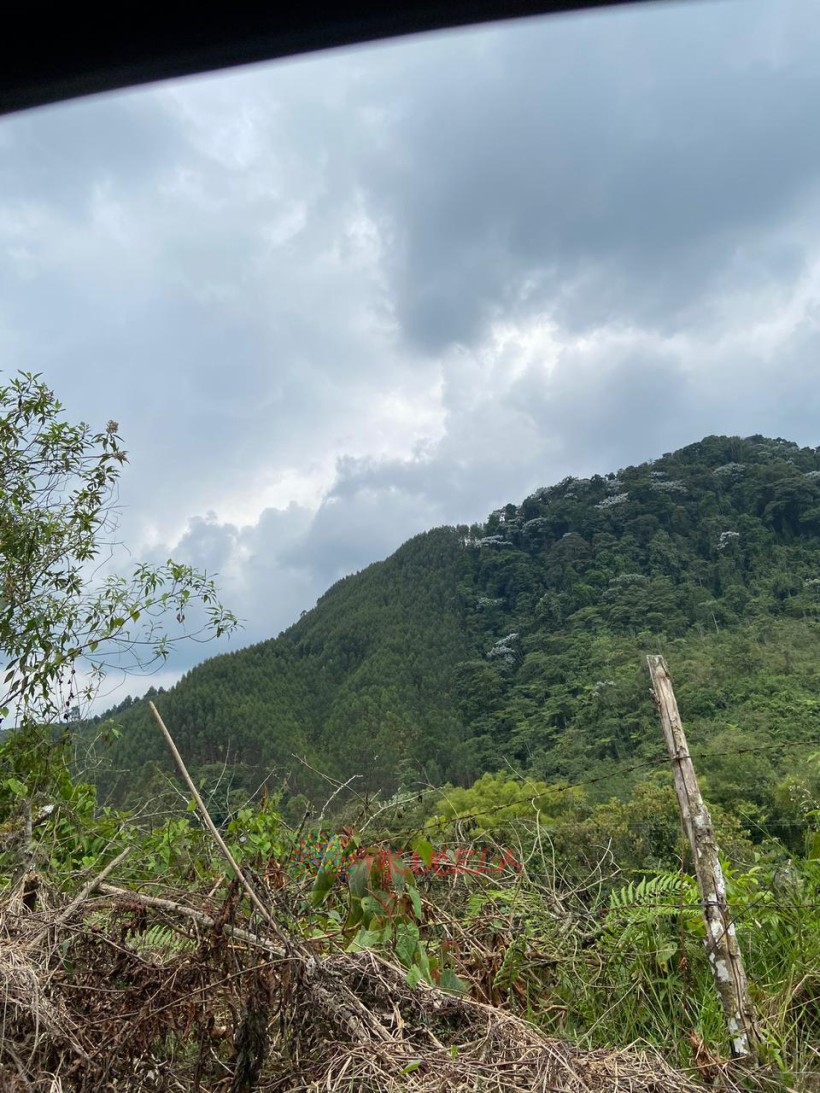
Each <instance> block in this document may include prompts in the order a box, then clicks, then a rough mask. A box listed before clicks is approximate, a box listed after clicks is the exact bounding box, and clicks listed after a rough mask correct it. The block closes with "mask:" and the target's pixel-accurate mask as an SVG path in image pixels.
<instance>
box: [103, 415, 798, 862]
mask: <svg viewBox="0 0 820 1093" xmlns="http://www.w3.org/2000/svg"><path fill="white" fill-rule="evenodd" d="M818 531H820V452H818V451H816V450H814V449H807V448H799V447H798V446H797V445H794V444H791V443H789V442H786V441H783V440H767V439H765V438H763V437H751V438H748V439H745V440H743V439H739V438H731V437H709V438H707V439H706V440H704V441H702V442H700V443H698V444H693V445H691V446H690V447H688V448H684V449H682V450H680V451H678V452H674V453H670V454H667V455H664V456H663V457H661V458H660V459H658V460H655V461H654V462H652V463H648V464H644V465H642V466H638V467H628V468H626V469H624V470H621V471H619V472H618V473H617V474H609V475H606V476H595V477H593V478H591V479H588V480H578V479H567V480H565V481H564V482H561V483H559V484H558V485H557V486H554V487H551V488H548V489H542V490H539V491H537V492H536V493H535V494H534V495H533V496H531V497H528V498H527V499H526V500H525V501H524V502H523V503H522V504H520V505H517V506H516V505H507V506H506V508H504V509H501V510H499V511H497V512H495V513H493V514H492V515H491V516H490V518H489V519H488V520H487V522H486V523H485V524H482V525H474V526H473V527H469V528H468V527H458V528H439V529H437V530H435V531H431V532H429V533H427V534H425V535H420V536H417V537H416V538H414V539H412V540H410V541H409V542H407V543H406V544H405V545H404V546H403V547H401V548H400V549H399V550H398V551H397V552H396V553H395V554H394V555H393V556H392V557H390V558H388V559H387V560H386V561H384V562H381V563H378V564H376V565H373V566H370V567H368V568H367V569H366V570H364V571H362V572H361V573H358V574H356V575H354V576H351V577H348V578H346V579H345V580H343V581H340V582H339V583H338V584H336V585H334V586H333V588H331V589H330V590H329V591H328V592H327V593H326V595H325V596H323V597H322V599H321V600H320V601H319V603H318V604H317V606H316V607H315V608H314V609H313V610H312V611H310V612H308V613H307V614H306V615H305V616H304V617H303V618H302V619H301V620H300V621H299V622H298V623H297V624H296V625H295V626H293V627H291V628H290V629H289V630H288V631H286V632H285V633H284V634H282V635H281V636H280V637H279V638H277V639H275V640H272V641H267V642H263V643H261V644H259V645H255V646H253V647H251V648H248V649H244V650H241V651H239V652H237V653H233V654H230V655H228V656H220V657H215V658H213V659H212V660H209V661H206V662H205V663H204V664H202V665H200V666H199V667H197V668H196V669H194V670H193V671H191V672H190V673H188V675H187V676H185V677H184V678H183V680H182V681H181V682H180V683H179V684H178V685H177V686H176V687H174V688H173V689H171V690H170V691H169V692H168V693H165V694H161V695H159V696H155V698H156V701H157V703H158V706H159V708H160V711H161V712H162V714H163V716H164V717H165V718H166V720H167V722H168V724H169V725H171V726H173V728H174V731H175V734H176V736H177V738H178V740H179V744H180V747H181V748H182V750H183V752H184V754H185V755H186V756H187V757H188V759H189V761H190V763H191V765H192V767H193V768H194V769H196V770H197V772H198V774H199V775H200V776H201V777H202V778H203V779H204V780H205V782H206V783H208V784H210V783H214V782H215V781H216V780H217V779H218V778H219V777H220V773H221V772H222V769H223V765H224V764H225V763H226V762H227V764H228V766H229V767H230V770H231V778H232V779H233V782H232V785H233V787H234V789H235V791H236V796H237V799H239V797H241V793H242V792H245V793H248V792H251V791H253V790H255V789H256V788H257V787H258V786H259V784H260V783H261V782H263V781H265V780H266V779H267V781H268V784H269V785H270V786H271V787H272V788H274V789H276V790H281V791H283V792H284V798H283V807H284V808H285V809H286V812H287V814H288V815H292V816H293V818H294V819H298V815H301V813H302V812H303V803H304V800H305V798H307V799H310V800H313V801H314V802H317V803H318V802H319V801H320V800H323V799H324V798H325V797H326V796H327V783H326V782H325V780H324V778H323V777H322V776H323V775H326V776H329V777H330V778H335V779H338V780H339V781H346V780H347V779H350V778H353V779H354V781H353V782H352V783H351V793H354V794H358V798H362V797H368V798H370V797H372V796H373V795H374V794H380V795H381V798H382V799H383V800H387V799H389V797H390V795H391V794H394V793H396V792H398V793H399V795H400V796H406V795H407V793H408V792H411V791H418V790H421V789H423V788H424V787H425V786H428V787H429V786H433V787H436V786H441V785H443V784H444V783H450V784H452V785H453V786H457V787H462V788H464V787H467V786H469V785H471V784H472V783H473V782H474V781H475V779H477V778H479V777H480V776H481V775H482V774H484V773H485V772H488V771H490V772H491V771H499V770H507V771H515V772H517V773H518V774H522V775H525V776H526V777H528V778H533V779H536V780H539V781H542V782H545V783H548V784H550V785H554V784H556V783H562V784H568V785H576V784H578V783H583V785H584V792H585V794H586V796H587V798H588V799H589V800H590V801H591V802H592V803H603V802H606V801H607V800H609V799H610V798H613V797H617V798H620V799H625V798H628V797H629V794H630V793H631V791H632V787H633V786H634V785H635V784H636V783H637V782H639V781H642V780H645V778H646V776H647V774H652V764H653V763H654V762H655V761H656V760H659V761H660V762H661V763H663V747H662V743H661V740H660V735H659V731H658V727H657V723H656V719H655V714H654V710H653V708H652V705H651V703H649V702H648V701H647V676H646V671H645V655H646V653H650V652H652V653H658V652H659V653H663V654H664V655H665V656H666V658H667V660H668V662H669V663H670V665H671V666H672V670H673V673H674V675H675V680H676V687H677V693H678V698H679V702H680V705H681V709H682V711H683V715H684V718H685V720H686V724H687V731H688V734H689V738H690V743H691V744H692V747H693V750H694V751H695V753H696V755H697V757H698V768H699V772H700V774H701V776H702V778H703V780H704V784H705V788H706V792H707V795H708V797H709V800H710V802H711V803H712V804H713V805H718V806H722V807H723V808H724V809H725V810H728V811H730V812H731V813H732V815H733V816H734V817H735V818H736V819H738V820H739V821H740V823H741V824H742V825H743V826H744V827H745V828H746V830H747V831H748V832H749V834H750V835H751V836H752V837H753V838H755V839H761V838H763V837H764V836H765V835H766V834H772V835H776V836H778V837H779V838H781V839H782V841H783V842H784V843H785V844H787V845H788V846H789V847H790V848H791V849H792V850H794V851H795V852H797V851H799V850H800V849H801V848H802V847H803V843H804V840H805V839H806V838H808V837H811V831H812V821H811V819H810V814H811V812H812V811H813V809H814V808H816V801H817V791H818V786H817V779H816V775H815V774H814V773H813V772H812V769H810V768H809V767H807V766H806V763H805V761H804V760H805V757H806V755H807V754H810V753H811V752H813V751H816V750H818V748H820V727H819V726H820V719H818V712H820V686H818V684H820V657H818V655H817V652H816V650H817V647H818V636H820V536H818ZM109 720H113V722H114V723H115V724H116V725H118V726H119V727H120V728H121V729H122V735H121V738H120V739H119V741H118V742H117V745H116V746H115V748H114V749H113V751H112V753H111V755H110V761H111V762H110V766H111V769H110V770H109V771H107V772H106V771H100V772H98V774H97V775H96V778H97V780H98V784H99V785H100V787H101V790H102V791H103V792H104V793H105V794H106V795H111V796H112V799H113V800H115V801H118V802H120V803H124V802H130V803H131V804H136V803H137V802H139V801H140V800H142V799H144V798H145V796H146V794H147V795H150V796H157V795H159V794H161V793H162V792H163V787H164V786H165V785H166V784H167V771H168V769H169V768H168V760H167V757H166V756H165V755H164V754H163V752H162V744H161V740H160V739H159V737H158V736H157V734H156V732H155V730H154V728H153V726H152V724H151V721H150V718H149V715H148V710H147V707H146V704H145V702H143V701H136V702H131V701H130V700H128V701H127V703H126V704H124V708H121V709H119V710H117V711H114V712H113V713H112V714H111V715H109V716H107V717H104V718H102V719H100V721H101V722H102V723H103V724H104V723H105V722H107V721H109ZM98 729H99V724H98V725H97V726H95V727H94V729H93V730H92V731H97V730H98ZM302 760H304V762H302ZM117 771H122V772H127V773H125V774H124V775H123V776H122V777H120V778H118V777H117ZM317 771H318V772H321V774H318V773H317ZM209 780H210V781H209ZM349 796H350V795H348V797H349ZM343 799H344V795H342V796H341V797H340V798H339V799H337V800H336V804H337V805H338V804H340V803H341V801H342V800H343ZM290 800H294V801H296V802H297V804H295V805H293V806H290V805H289V801H290ZM351 807H353V808H354V815H355V806H351Z"/></svg>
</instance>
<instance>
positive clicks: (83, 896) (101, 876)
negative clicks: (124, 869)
mask: <svg viewBox="0 0 820 1093" xmlns="http://www.w3.org/2000/svg"><path fill="white" fill-rule="evenodd" d="M130 853H131V847H130V846H126V848H125V850H121V851H120V853H119V854H117V856H116V858H112V859H111V861H110V862H109V863H108V865H106V866H104V867H103V868H102V869H101V870H100V871H99V873H97V875H96V876H94V877H92V878H91V880H90V881H89V882H88V883H87V884H84V885H83V887H82V889H81V890H80V893H79V895H77V896H75V897H74V899H73V900H72V901H71V903H69V905H68V906H67V907H66V908H64V909H63V910H62V911H60V913H59V914H58V915H57V916H56V918H53V919H52V920H51V922H49V923H48V925H47V926H44V927H43V929H42V930H40V932H39V933H37V934H35V935H34V937H33V938H32V939H31V941H29V942H28V944H27V946H26V948H27V949H32V948H34V946H35V945H39V944H40V942H41V941H43V939H44V938H45V937H47V935H48V933H49V932H50V931H51V930H53V929H54V928H55V927H57V926H62V924H63V923H64V922H68V920H69V919H70V918H71V916H72V915H73V914H74V912H75V911H77V910H78V909H79V908H80V907H81V906H82V905H83V904H84V903H85V901H86V900H87V899H88V897H89V896H90V895H91V893H92V892H93V891H94V890H95V888H98V887H99V885H100V883H101V882H102V881H104V880H105V878H106V877H107V876H108V875H109V874H110V873H112V872H113V871H114V870H115V869H116V868H117V866H118V865H119V864H120V862H122V861H124V860H125V859H126V858H127V857H128V855H129V854H130Z"/></svg>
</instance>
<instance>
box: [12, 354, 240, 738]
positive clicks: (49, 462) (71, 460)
mask: <svg viewBox="0 0 820 1093" xmlns="http://www.w3.org/2000/svg"><path fill="white" fill-rule="evenodd" d="M126 462H127V455H126V453H125V452H124V451H123V449H122V447H121V440H120V437H119V435H118V426H117V423H116V422H114V421H109V422H108V424H107V425H106V427H105V429H103V430H102V431H99V432H95V431H94V430H93V429H92V428H91V427H90V426H89V425H87V424H85V423H80V424H78V425H73V424H71V423H70V422H68V421H66V420H65V417H64V410H63V406H62V404H61V403H60V402H59V401H58V399H57V398H56V397H55V395H54V393H53V392H52V391H51V390H50V389H49V388H48V387H47V386H46V384H45V383H43V382H42V381H41V379H40V377H39V376H38V375H32V374H31V373H20V374H19V375H17V376H16V377H15V378H13V379H12V380H11V381H10V382H9V383H8V384H7V385H5V386H0V657H1V658H2V660H3V661H4V662H5V677H4V680H3V685H2V688H0V716H2V718H3V719H4V720H5V719H7V718H9V716H10V715H13V716H14V718H15V721H16V722H17V724H18V725H21V726H26V725H28V726H34V725H36V724H46V723H52V722H54V721H55V720H58V719H59V718H63V719H67V718H68V717H70V716H71V714H70V713H69V711H71V710H72V709H73V708H74V707H75V706H76V705H77V703H78V701H80V700H83V699H85V700H87V699H89V698H91V697H92V696H93V694H94V693H95V690H96V687H97V685H98V683H99V681H100V679H101V677H102V675H103V674H104V672H105V670H106V668H107V667H110V666H111V664H112V663H116V664H117V665H119V666H125V667H133V666H134V665H139V666H140V667H147V666H148V665H149V664H151V663H156V662H157V661H162V660H164V659H165V658H166V657H167V655H168V652H169V651H170V648H171V646H172V644H173V641H174V640H177V639H172V638H171V637H170V636H169V634H168V633H167V632H166V630H165V629H164V626H163V621H164V619H165V618H167V617H169V616H170V617H171V618H172V619H175V621H176V624H177V625H178V627H179V628H180V629H179V634H178V636H177V637H181V636H192V634H191V630H190V629H189V628H187V627H186V616H187V615H188V614H190V612H191V611H192V610H193V611H194V614H195V616H196V617H197V618H198V619H199V623H198V625H197V626H196V628H195V629H194V631H193V633H194V635H197V634H201V633H210V634H212V635H214V636H217V637H218V636H220V635H221V634H224V633H227V632H229V631H231V630H232V629H234V628H235V627H236V625H237V620H236V618H235V616H234V615H233V614H231V612H229V611H227V610H226V609H225V608H224V607H223V606H222V604H221V603H220V602H219V599H218V597H217V593H216V589H215V586H214V584H213V581H212V579H211V578H209V577H208V576H207V575H206V574H204V573H202V572H199V571H197V570H195V569H193V568H191V567H190V566H187V565H181V564H179V563H176V562H174V561H172V560H170V559H169V560H168V561H167V562H166V563H165V564H163V565H158V566H153V565H137V566H136V567H135V568H134V569H133V571H132V572H131V573H130V575H129V576H122V575H120V574H112V575H109V576H106V577H103V578H98V576H97V574H98V573H99V570H100V568H101V566H102V565H104V564H106V563H109V562H110V561H112V560H113V550H114V542H113V535H114V532H115V530H116V526H117V519H116V511H115V508H114V501H115V497H116V488H117V482H118V479H119V476H120V473H121V471H122V468H123V466H124V465H125V463H126Z"/></svg>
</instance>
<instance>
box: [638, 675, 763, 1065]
mask: <svg viewBox="0 0 820 1093" xmlns="http://www.w3.org/2000/svg"><path fill="white" fill-rule="evenodd" d="M646 659H647V663H648V664H649V675H650V676H651V678H652V695H653V698H654V700H655V705H656V706H657V709H658V714H659V716H660V719H661V725H662V727H663V734H664V736H665V737H666V746H667V748H668V749H669V758H670V759H671V761H672V774H673V776H674V779H675V792H676V793H677V795H678V805H679V806H680V814H681V820H682V822H683V827H684V830H685V832H686V834H687V837H688V839H689V845H690V846H691V848H692V860H693V862H694V866H695V875H696V877H697V882H698V888H699V889H700V895H701V902H702V904H703V916H704V918H705V919H706V952H707V954H708V957H709V964H710V965H711V968H712V974H713V976H714V979H715V987H716V989H717V992H718V995H719V997H720V1002H721V1005H722V1007H723V1013H724V1015H725V1017H726V1026H727V1028H728V1030H729V1039H730V1041H731V1045H732V1055H733V1056H735V1058H738V1059H742V1058H747V1059H748V1058H749V1057H752V1058H754V1057H756V1055H757V1040H758V1035H757V1030H756V1026H755V1018H754V1011H753V1009H752V1004H751V1000H750V998H749V987H748V983H747V981H746V971H745V969H744V967H743V957H742V956H741V952H740V946H739V945H738V941H737V934H736V932H735V926H734V923H733V922H732V919H731V916H730V914H729V907H728V904H727V902H726V881H725V879H724V876H723V870H722V868H721V866H720V860H719V858H718V848H717V843H716V842H715V833H714V829H713V827H712V818H711V816H710V815H709V810H708V809H707V808H706V805H705V804H704V801H703V797H702V796H701V793H700V787H699V786H698V780H697V776H696V775H695V768H694V765H693V763H692V758H691V756H690V754H689V747H688V745H687V743H686V737H685V735H684V732H683V726H682V725H681V720H680V714H679V713H678V704H677V702H676V700H675V692H674V691H673V690H672V680H671V679H670V677H669V671H668V669H667V667H666V662H665V661H664V659H663V657H658V656H649V657H647V658H646Z"/></svg>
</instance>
